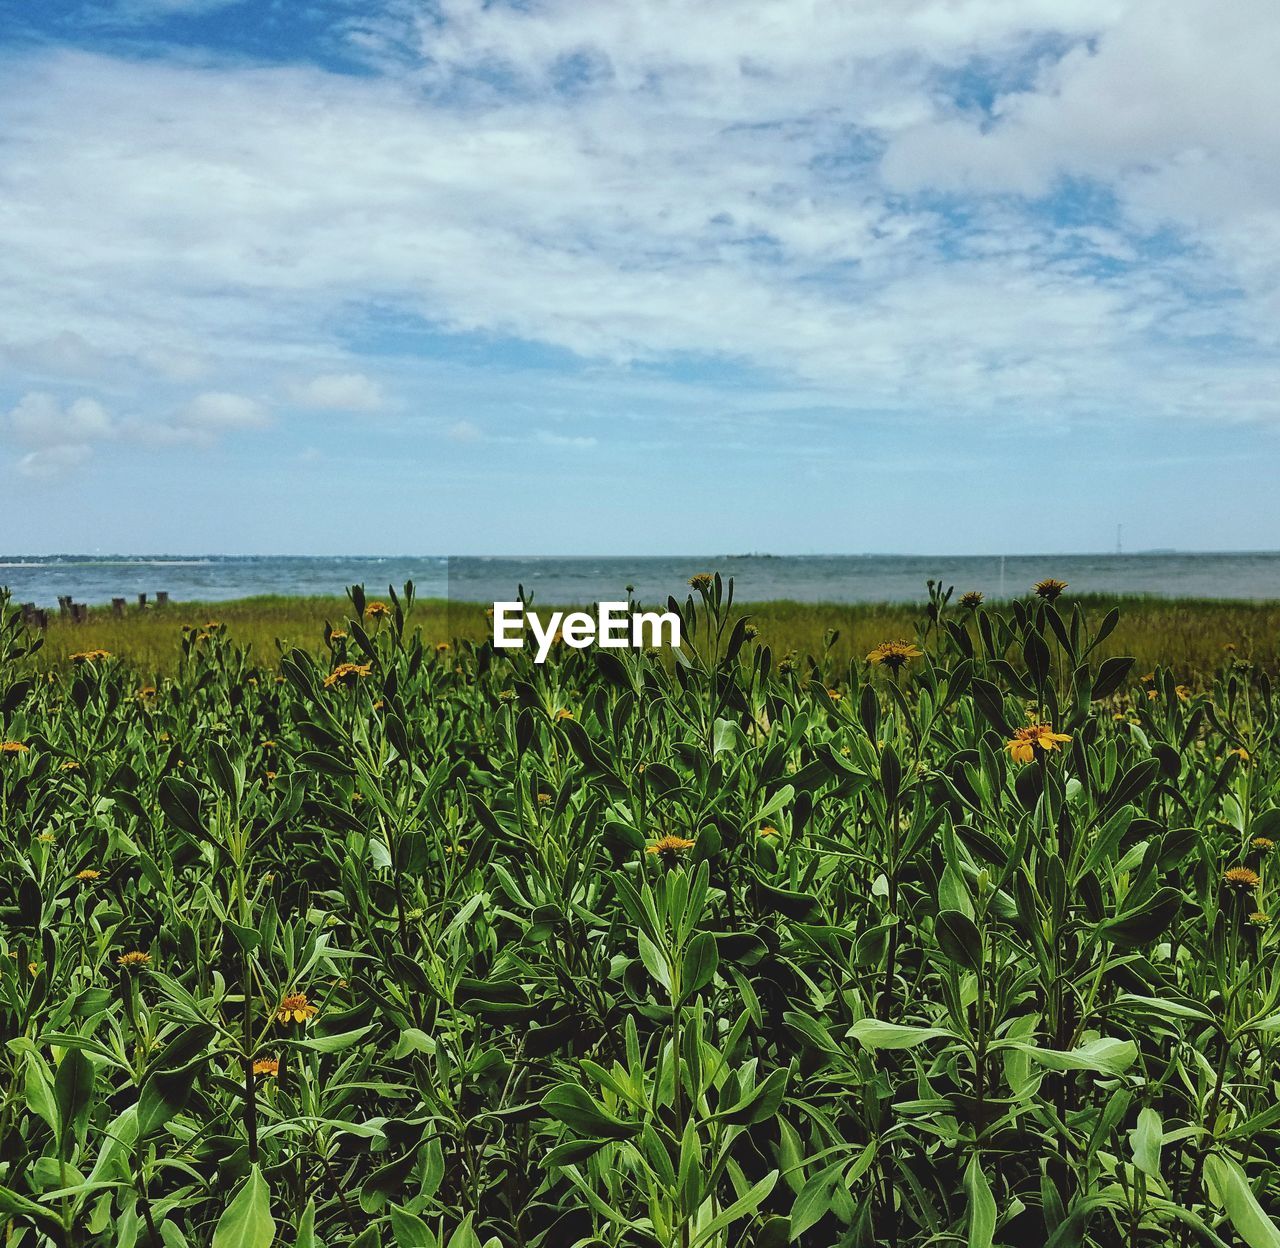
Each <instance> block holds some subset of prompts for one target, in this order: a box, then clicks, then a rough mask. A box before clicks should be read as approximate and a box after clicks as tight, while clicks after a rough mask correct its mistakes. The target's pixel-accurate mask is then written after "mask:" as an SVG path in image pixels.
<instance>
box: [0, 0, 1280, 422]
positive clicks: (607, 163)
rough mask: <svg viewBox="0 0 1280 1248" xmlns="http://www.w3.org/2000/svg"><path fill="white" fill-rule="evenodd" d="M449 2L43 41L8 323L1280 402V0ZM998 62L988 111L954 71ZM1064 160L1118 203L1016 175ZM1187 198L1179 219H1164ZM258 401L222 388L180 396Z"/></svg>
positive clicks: (119, 337) (818, 379)
mask: <svg viewBox="0 0 1280 1248" xmlns="http://www.w3.org/2000/svg"><path fill="white" fill-rule="evenodd" d="M438 12H439V18H438V20H437V19H435V18H429V17H428V12H427V9H426V8H425V6H422V5H417V4H409V3H402V4H397V5H395V6H393V7H391V8H390V9H387V10H384V11H383V13H382V16H381V17H377V18H369V19H367V20H364V21H363V23H362V26H361V30H360V43H361V46H362V47H363V48H365V49H367V50H368V51H369V54H370V55H371V56H374V57H376V58H378V61H377V63H378V65H379V67H380V68H381V70H382V73H381V74H371V75H369V76H365V77H343V76H339V75H336V74H329V73H325V72H322V71H321V70H319V69H310V68H304V67H298V66H290V67H278V68H263V67H260V66H255V67H251V68H248V67H244V66H241V65H220V66H219V65H213V66H210V65H204V66H200V65H196V64H177V63H164V62H162V61H159V60H156V59H148V60H139V61H136V62H126V61H121V60H116V59H111V58H106V57H98V56H87V55H82V54H68V53H58V54H52V55H43V56H39V57H31V58H28V60H27V61H26V63H25V65H24V71H25V72H23V73H14V74H10V75H8V76H6V79H5V80H4V82H3V83H0V109H3V110H4V113H5V115H6V117H7V119H8V121H7V124H6V129H5V133H4V135H3V137H0V194H2V195H3V196H4V199H5V203H6V212H7V219H6V239H7V243H8V246H7V247H6V249H5V252H4V254H3V256H0V323H4V322H7V323H29V324H30V325H31V329H30V332H31V333H32V336H33V340H48V339H51V338H54V337H56V335H58V334H61V333H67V334H71V335H76V336H78V337H79V338H80V339H82V340H83V341H85V342H87V343H94V344H99V343H101V344H107V347H108V348H109V349H111V350H117V351H121V352H125V353H126V354H127V353H132V354H131V355H130V358H135V359H137V358H142V357H141V356H140V355H139V348H138V346H137V344H138V343H148V344H155V345H153V346H151V347H148V348H147V350H148V351H153V350H177V351H179V352H181V350H182V349H183V348H182V346H181V343H183V342H186V343H200V344H202V347H201V351H200V352H197V353H196V354H197V355H204V356H206V357H207V358H209V359H217V360H218V361H220V367H221V368H223V369H228V368H230V369H232V371H234V368H233V365H234V363H235V362H236V361H239V362H241V363H242V364H243V363H244V362H245V361H255V362H256V361H260V360H261V358H262V353H263V344H264V343H269V344H270V346H271V352H272V355H273V357H274V358H275V360H276V361H278V363H279V365H280V368H281V370H282V371H283V370H287V372H286V374H285V375H286V377H287V376H293V377H295V378H296V377H304V378H305V377H310V378H311V380H309V381H302V382H297V383H295V388H292V389H291V388H289V386H288V383H287V381H286V382H284V383H283V384H284V385H285V387H286V393H288V394H290V396H291V397H292V398H293V399H294V401H295V402H299V403H305V405H307V406H314V407H322V408H323V407H331V408H334V409H338V408H345V409H347V410H372V408H373V406H374V400H375V397H376V398H380V397H381V396H380V391H379V390H378V387H377V385H376V383H374V382H372V381H371V380H370V379H369V378H368V377H366V376H365V375H364V374H363V373H358V372H341V371H330V370H332V369H333V365H332V363H331V361H332V360H333V359H335V358H343V356H342V354H341V353H340V352H339V351H338V350H336V349H335V342H334V339H335V336H336V334H335V330H334V325H335V322H336V320H337V314H338V313H340V312H341V311H343V310H344V309H348V308H351V307H359V306H361V305H363V304H366V303H375V304H377V305H378V306H379V307H380V308H389V309H393V310H395V311H397V312H399V313H403V314H409V315H412V314H417V315H419V316H421V317H423V318H424V319H425V320H427V321H428V322H430V323H431V324H433V325H435V326H439V327H443V328H444V329H447V330H457V331H476V332H479V333H482V334H484V335H486V336H490V337H492V336H502V335H511V336H515V337H518V338H523V339H528V340H531V341H535V342H539V343H545V344H550V345H552V346H556V347H561V348H567V349H568V350H570V351H572V352H576V353H578V354H580V355H582V356H584V357H588V358H592V359H599V360H602V361H605V362H606V363H607V364H610V365H622V366H626V365H629V364H631V363H633V362H636V361H639V362H642V363H646V364H648V363H651V362H661V361H664V360H666V359H668V358H671V357H678V358H681V359H687V358H689V357H695V358H697V357H704V356H713V357H717V358H718V359H719V360H720V361H721V362H722V365H721V367H722V370H723V371H724V372H725V373H728V374H731V372H732V369H733V368H734V367H735V366H741V367H742V368H743V369H744V370H745V369H748V368H750V369H753V370H760V371H763V372H764V373H766V374H768V375H770V376H772V377H773V378H776V379H782V380H783V381H785V383H786V385H789V386H792V387H794V388H795V389H797V390H800V391H804V392H805V393H806V395H807V396H808V397H810V398H812V396H815V395H819V396H822V397H823V398H824V399H825V400H827V401H829V402H830V403H831V404H832V406H833V408H840V409H843V410H844V411H846V412H847V411H850V410H859V409H862V410H870V411H874V412H877V413H882V412H886V411H906V410H920V409H922V408H923V409H926V410H932V411H935V412H938V413H946V414H953V413H970V414H973V413H980V414H986V413H989V412H991V411H992V410H993V409H994V410H1000V411H1001V412H1008V413H1011V414H1014V413H1022V414H1026V415H1033V416H1039V415H1040V414H1042V413H1043V412H1044V411H1045V410H1047V409H1049V408H1052V409H1054V410H1057V411H1060V412H1063V413H1067V414H1070V413H1072V412H1076V411H1114V410H1116V409H1117V407H1122V408H1123V410H1125V411H1127V412H1131V413H1134V414H1138V415H1140V414H1144V413H1145V414H1148V415H1156V416H1168V415H1171V414H1187V415H1199V416H1205V417H1217V416H1219V415H1224V416H1225V415H1230V414H1235V415H1247V416H1250V417H1255V416H1259V415H1268V414H1274V413H1275V411H1276V400H1272V399H1270V398H1268V397H1266V396H1268V395H1271V394H1280V385H1278V383H1280V366H1277V365H1276V363H1275V362H1274V360H1273V358H1272V354H1271V347H1272V345H1273V342H1272V340H1273V337H1274V335H1275V334H1276V332H1277V331H1276V330H1275V329H1274V328H1273V327H1274V326H1276V325H1280V319H1278V318H1277V316H1276V313H1277V312H1280V266H1278V265H1277V262H1275V261H1273V260H1272V259H1271V257H1273V256H1275V255H1280V250H1278V249H1277V246H1276V244H1277V243H1280V173H1277V172H1276V171H1277V170H1280V160H1277V159H1276V156H1277V155H1280V107H1276V105H1277V104H1280V100H1278V99H1277V97H1276V91H1277V90H1278V88H1277V86H1276V82H1277V79H1276V76H1275V75H1274V74H1273V73H1272V70H1271V66H1272V65H1273V64H1274V63H1275V61H1276V53H1277V52H1280V49H1278V48H1277V47H1276V46H1275V44H1276V39H1277V38H1278V37H1280V25H1278V24H1277V23H1275V22H1274V21H1270V20H1268V17H1267V14H1268V12H1269V10H1268V9H1267V7H1266V6H1265V5H1264V4H1263V3H1262V2H1261V0H1241V3H1240V4H1239V5H1238V6H1232V7H1231V8H1230V9H1229V10H1225V9H1222V8H1221V7H1220V6H1219V7H1217V8H1213V7H1211V6H1209V5H1208V4H1206V3H1205V2H1204V0H1187V3H1186V4H1185V5H1179V6H1177V7H1176V8H1170V6H1168V5H1167V4H1157V3H1153V2H1150V0H1079V3H1073V4H1071V5H1064V4H1062V3H1061V0H1022V2H1014V0H867V2H866V3H860V4H857V5H850V4H844V3H837V2H835V0H809V3H807V4H803V5H798V4H797V3H796V2H795V0H706V2H705V3H702V4H699V5H689V4H687V3H685V2H684V0H645V2H644V3H635V2H626V3H624V2H623V0H600V2H599V3H592V4H583V3H581V2H580V0H550V2H544V3H540V4H529V5H522V6H515V5H495V4H484V3H482V2H481V0H447V3H444V4H442V5H441V6H439V9H438ZM1086 40H1087V41H1088V42H1086ZM1064 48H1066V49H1067V50H1066V51H1065V53H1064V52H1063V49H1064ZM1224 65H1230V66H1231V72H1230V74H1229V75H1228V74H1224V73H1221V72H1217V70H1216V69H1215V70H1214V71H1213V72H1210V68H1212V67H1220V66H1224ZM966 74H976V75H978V76H984V75H985V76H987V77H993V78H994V80H995V81H996V83H997V85H998V86H999V87H1000V91H1001V94H999V95H998V98H997V101H996V103H995V105H994V107H993V109H992V110H991V111H990V113H989V114H988V113H987V112H983V111H980V110H978V109H977V108H976V106H967V105H966V106H965V107H963V108H962V107H960V106H958V105H956V103H955V102H954V92H953V91H952V89H951V84H952V83H953V81H954V80H955V78H956V77H957V76H964V75H966ZM499 81H501V82H505V83H510V84H513V85H512V86H511V87H510V88H509V89H499V88H497V87H495V86H494V85H493V84H494V83H495V82H499ZM84 169H93V170H95V175H96V176H95V194H94V196H93V197H92V198H91V199H87V198H86V197H85V196H84V195H83V193H82V186H81V180H82V173H81V171H82V170H84ZM1064 173H1065V174H1071V175H1075V176H1078V177H1081V178H1086V179H1091V180H1093V181H1094V182H1095V183H1096V184H1097V187H1098V190H1099V194H1100V195H1101V196H1103V197H1104V198H1105V197H1107V196H1111V195H1114V196H1115V197H1116V199H1117V203H1118V204H1119V205H1120V211H1119V212H1117V213H1114V214H1113V213H1110V212H1107V211H1103V212H1100V213H1098V214H1095V215H1096V219H1094V218H1089V219H1084V220H1081V221H1079V222H1070V223H1068V224H1061V223H1059V222H1057V221H1055V220H1053V219H1052V218H1051V217H1049V216H1048V215H1046V214H1044V213H1043V212H1041V211H1039V210H1036V209H1034V208H1029V207H1027V206H1026V205H1024V204H1020V203H1018V202H1017V201H1016V199H1010V198H1009V197H1010V196H1011V195H1012V196H1018V195H1031V196H1034V195H1039V194H1042V193H1044V192H1045V191H1046V190H1047V189H1051V188H1053V187H1054V186H1055V185H1056V179H1058V178H1059V176H1060V175H1061V174H1064ZM935 191H943V192H947V193H951V194H955V193H959V194H960V196H961V199H960V204H961V207H962V211H961V212H957V213H955V214H954V215H952V214H951V213H949V211H948V209H947V205H946V204H942V205H939V204H938V203H937V202H936V200H935V199H934V198H928V199H925V198H923V196H924V194H925V193H930V192H935ZM918 195H919V196H922V198H920V199H916V198H915V197H916V196H918ZM1085 216H1086V217H1087V216H1088V214H1085ZM1162 225H1171V226H1172V227H1173V234H1174V239H1175V240H1176V241H1177V242H1179V243H1180V244H1181V245H1166V246H1165V247H1164V249H1163V251H1161V252H1160V253H1159V254H1158V255H1155V256H1154V257H1153V256H1152V255H1151V254H1150V250H1149V245H1150V240H1149V238H1148V234H1149V232H1150V231H1151V230H1152V229H1153V228H1156V227H1158V226H1162ZM104 292H109V297H108V296H107V295H105V294H104ZM23 317H25V318H27V319H26V321H20V320H19V318H23ZM175 327H178V328H175ZM179 329H180V332H179ZM1223 339H1230V340H1231V341H1232V342H1233V343H1235V344H1236V345H1235V347H1234V349H1233V351H1232V352H1230V353H1223V352H1221V351H1219V350H1216V349H1211V348H1205V347H1204V345H1203V344H1205V343H1206V342H1214V341H1220V340H1223ZM228 362H231V363H230V364H229V363H228ZM340 367H341V366H340ZM1245 375H1247V376H1248V377H1249V378H1250V380H1251V382H1252V383H1254V384H1252V385H1250V386H1248V387H1242V386H1241V385H1240V384H1239V379H1240V377H1241V376H1245ZM218 376H219V380H218V381H217V382H216V383H210V384H217V385H219V386H223V387H227V388H230V389H235V388H238V387H239V386H240V385H241V384H247V383H242V381H240V380H235V379H230V378H228V377H226V376H223V375H222V374H221V373H219V374H218ZM274 384H281V383H280V382H279V381H278V380H277V382H276V383H274ZM727 384H728V385H730V386H731V385H732V379H731V380H730V382H729V383H727ZM779 384H780V385H781V382H780V383H779ZM300 395H301V396H303V397H301V398H300V397H298V396H300ZM228 398H231V399H233V400H235V402H233V403H231V404H230V406H228V405H227V404H226V400H227V399H228ZM245 404H247V405H248V406H247V407H246V406H244V405H245ZM264 419H265V413H264V412H263V410H262V409H261V407H260V406H259V405H257V404H255V403H253V402H252V401H251V400H246V399H240V398H239V397H238V396H236V395H234V394H233V395H229V396H228V395H221V396H219V395H216V394H215V395H214V399H213V400H210V398H209V396H205V402H204V403H202V402H201V401H200V400H197V401H196V403H195V405H194V406H193V407H192V408H191V409H189V410H188V412H187V413H186V414H184V416H183V417H181V418H180V419H178V420H177V421H176V422H172V428H173V429H175V430H177V431H178V432H180V433H181V432H186V433H188V434H189V433H190V432H191V431H193V430H195V429H202V430H205V431H206V432H207V431H209V430H212V429H227V428H247V427H252V426H255V425H258V424H261V423H262V422H263V420H264ZM468 423H469V422H465V421H464V422H460V424H459V425H458V426H455V431H451V432H450V433H449V436H451V437H455V438H456V439H458V440H466V437H465V436H463V437H461V438H459V437H458V434H457V433H456V430H457V429H458V428H461V427H465V426H466V425H467V424H468ZM534 436H538V435H536V434H535V435H534Z"/></svg>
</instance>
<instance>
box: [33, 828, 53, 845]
mask: <svg viewBox="0 0 1280 1248" xmlns="http://www.w3.org/2000/svg"><path fill="white" fill-rule="evenodd" d="M57 839H58V838H57V837H56V836H55V835H54V834H53V833H52V832H49V831H44V832H41V833H40V835H39V836H37V837H36V840H37V841H39V842H40V843H41V844H42V845H52V844H53V843H54V841H56V840H57Z"/></svg>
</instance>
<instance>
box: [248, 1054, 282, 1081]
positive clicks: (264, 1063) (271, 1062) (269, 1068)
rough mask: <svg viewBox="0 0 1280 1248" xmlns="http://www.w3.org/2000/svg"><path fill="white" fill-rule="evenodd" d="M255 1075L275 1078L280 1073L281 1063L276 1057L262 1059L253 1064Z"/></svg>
mask: <svg viewBox="0 0 1280 1248" xmlns="http://www.w3.org/2000/svg"><path fill="white" fill-rule="evenodd" d="M253 1073H254V1074H255V1075H270V1076H273V1077H274V1076H276V1075H278V1074H279V1073H280V1061H279V1059H278V1058H275V1057H260V1058H258V1060H257V1061H256V1062H254V1064H253Z"/></svg>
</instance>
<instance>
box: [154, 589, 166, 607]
mask: <svg viewBox="0 0 1280 1248" xmlns="http://www.w3.org/2000/svg"><path fill="white" fill-rule="evenodd" d="M168 605H169V591H168V590H167V589H161V590H157V591H156V606H157V607H167V606H168Z"/></svg>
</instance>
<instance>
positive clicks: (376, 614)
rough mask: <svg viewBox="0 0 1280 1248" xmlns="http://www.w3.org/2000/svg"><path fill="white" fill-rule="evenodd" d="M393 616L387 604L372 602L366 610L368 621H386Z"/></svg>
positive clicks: (365, 614) (365, 616)
mask: <svg viewBox="0 0 1280 1248" xmlns="http://www.w3.org/2000/svg"><path fill="white" fill-rule="evenodd" d="M390 614H391V608H390V607H389V606H387V604H386V603H385V602H371V603H370V604H369V605H368V606H367V607H365V609H364V618H365V619H366V620H385V619H386V618H387V616H389V615H390Z"/></svg>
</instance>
